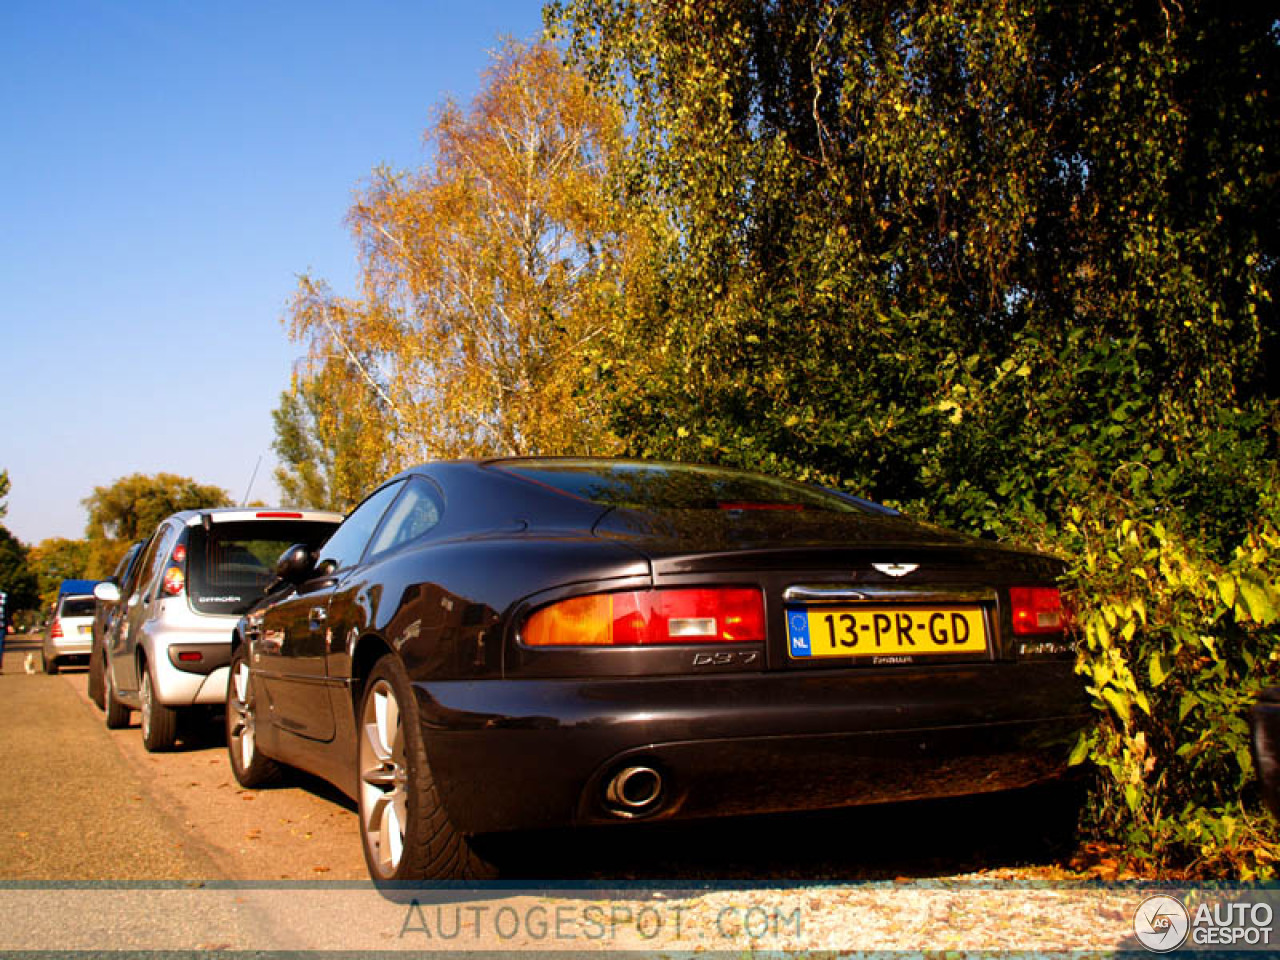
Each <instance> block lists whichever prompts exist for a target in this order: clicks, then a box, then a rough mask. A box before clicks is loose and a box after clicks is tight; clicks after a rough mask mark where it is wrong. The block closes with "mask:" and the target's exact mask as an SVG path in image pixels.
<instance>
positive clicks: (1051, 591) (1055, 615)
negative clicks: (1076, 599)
mask: <svg viewBox="0 0 1280 960" xmlns="http://www.w3.org/2000/svg"><path fill="white" fill-rule="evenodd" d="M1009 604H1010V606H1011V607H1012V608H1013V632H1014V633H1015V634H1016V635H1017V636H1022V637H1025V636H1034V635H1036V634H1046V633H1062V632H1063V631H1064V630H1066V629H1067V626H1068V624H1069V617H1068V615H1067V609H1066V607H1065V606H1063V603H1062V592H1061V591H1060V590H1058V588H1057V587H1010V588H1009Z"/></svg>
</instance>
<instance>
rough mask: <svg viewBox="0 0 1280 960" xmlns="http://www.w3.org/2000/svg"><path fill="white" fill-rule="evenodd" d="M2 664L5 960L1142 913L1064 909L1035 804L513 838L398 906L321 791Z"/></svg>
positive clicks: (790, 939) (943, 936)
mask: <svg viewBox="0 0 1280 960" xmlns="http://www.w3.org/2000/svg"><path fill="white" fill-rule="evenodd" d="M32 652H34V656H33V661H34V663H33V666H34V667H35V668H36V672H34V673H27V672H26V671H25V670H24V669H23V664H24V661H25V660H26V657H27V655H28V653H32ZM4 661H5V662H4V674H3V675H2V676H0V953H6V952H11V951H19V952H22V951H32V950H36V951H45V952H48V951H53V952H54V953H63V952H71V951H86V952H90V953H92V952H95V951H100V950H103V949H111V950H131V949H133V950H150V951H156V950H159V951H189V950H192V949H195V950H197V951H209V950H264V949H265V950H284V951H296V950H317V949H318V950H342V951H354V950H367V951H374V952H378V953H382V952H385V951H389V950H439V949H450V948H453V949H456V948H459V947H466V948H468V949H473V950H474V949H498V950H504V951H509V950H527V949H543V950H545V949H548V948H552V947H555V948H564V949H569V950H573V951H577V950H586V951H593V952H594V951H597V950H600V949H602V948H614V949H631V950H642V951H644V952H646V953H652V952H654V950H655V949H656V948H663V949H668V950H669V949H673V948H674V949H677V950H684V951H688V950H693V951H700V950H708V949H710V950H734V951H739V952H741V951H743V950H749V949H777V950H784V951H793V950H798V949H825V950H845V949H851V948H855V947H856V948H861V949H890V950H900V949H903V948H907V947H909V948H912V949H924V948H928V949H935V950H940V951H942V950H965V949H974V950H989V949H993V948H997V947H1009V946H1015V947H1017V948H1019V949H1023V950H1031V951H1033V952H1035V951H1040V950H1059V951H1061V950H1068V951H1071V950H1075V951H1079V950H1089V949H1099V948H1102V949H1107V948H1114V946H1115V945H1116V944H1117V943H1120V942H1121V938H1122V937H1123V936H1125V935H1126V934H1125V930H1126V929H1130V928H1128V927H1127V925H1128V924H1129V920H1130V917H1131V916H1132V905H1131V904H1130V903H1129V900H1131V899H1132V897H1131V896H1130V895H1129V894H1128V893H1125V892H1122V893H1121V894H1119V895H1115V896H1113V895H1111V894H1109V893H1107V892H1106V891H1101V892H1081V891H1079V890H1070V889H1069V890H1053V889H1052V887H1053V885H1055V884H1057V883H1061V882H1062V881H1063V880H1064V878H1065V879H1067V880H1068V881H1069V878H1070V875H1069V871H1064V870H1063V868H1062V867H1061V866H1060V865H1058V864H1056V863H1055V862H1054V861H1053V860H1052V859H1050V858H1049V857H1048V856H1047V855H1046V854H1045V853H1044V851H1043V850H1042V849H1041V848H1040V847H1038V846H1037V845H1036V843H1035V841H1034V831H1027V830H1022V829H1018V827H1019V825H1025V824H1027V823H1034V822H1035V820H1036V818H1037V817H1038V815H1039V814H1040V813H1041V812H1042V808H1041V807H1040V806H1039V803H1038V800H1037V798H1035V797H1034V796H1027V795H1022V796H1015V797H1009V798H1003V799H1000V800H997V801H994V802H993V801H990V800H988V801H979V802H961V803H956V802H951V803H946V804H939V803H931V804H914V805H904V806H901V807H898V808H861V809H856V810H852V811H844V812H838V813H829V814H818V815H811V816H804V817H789V818H757V819H754V820H746V821H738V822H726V823H695V824H686V825H680V826H670V827H652V828H645V829H624V830H603V831H594V832H588V831H573V832H567V833H555V834H542V835H538V836H530V837H522V838H507V839H506V840H505V841H504V843H503V844H501V845H500V846H499V847H498V848H497V849H496V852H498V853H499V854H500V857H501V860H502V862H503V864H504V879H503V884H502V885H501V886H500V887H499V888H496V889H482V890H465V891H458V892H449V890H445V891H443V892H440V891H437V892H435V893H430V892H429V893H427V894H425V895H423V894H414V897H415V899H413V900H411V901H409V902H408V903H406V902H405V901H404V899H403V898H400V899H396V898H391V897H387V896H385V895H382V894H379V893H378V892H377V891H375V890H373V889H372V888H371V887H370V886H369V885H368V884H367V882H365V880H366V872H365V867H364V862H363V858H362V856H361V853H360V843H359V837H358V833H357V820H356V813H355V811H354V809H353V807H352V805H351V803H350V802H349V801H348V800H346V798H344V797H342V796H341V795H340V794H338V793H337V792H336V791H335V790H333V789H332V788H330V787H329V786H327V785H326V784H324V783H322V782H320V781H318V780H315V779H313V778H309V777H305V776H303V775H300V774H297V775H293V776H291V777H289V778H288V779H287V780H286V782H285V784H283V785H282V786H280V787H276V788H273V789H268V790H261V791H246V790H242V789H241V788H240V787H239V786H238V785H237V784H236V782H235V780H234V778H233V777H232V775H231V771H230V767H229V765H228V763H227V759H226V755H225V754H226V748H225V744H224V742H223V737H222V734H221V732H220V730H218V729H216V728H213V729H210V728H205V729H203V730H199V729H197V730H196V731H195V732H194V735H193V736H191V737H189V738H188V740H187V741H185V742H182V743H180V745H179V749H178V750H176V751H175V752H173V753H168V754H155V755H153V754H148V753H147V752H146V751H145V750H144V749H143V747H142V743H141V737H140V735H139V732H138V729H137V726H136V719H135V725H134V726H133V727H132V728H130V729H126V730H119V731H109V730H107V729H106V727H105V725H104V723H103V718H102V713H101V711H99V710H98V709H97V707H95V706H94V705H93V704H92V703H91V702H90V701H89V700H88V697H87V694H86V686H87V684H86V674H85V672H84V671H83V670H75V671H67V672H64V673H63V674H60V675H58V676H54V677H49V676H46V675H44V674H43V673H41V672H39V668H38V664H39V653H38V649H37V647H36V644H35V642H34V638H33V640H31V641H25V640H23V639H19V640H18V641H17V642H13V640H12V639H11V641H10V643H9V644H8V645H7V648H6V653H5V658H4ZM583 881H585V882H586V883H587V884H588V886H585V887H584V886H583V885H582V882H583ZM868 881H869V883H868ZM1008 884H1013V885H1015V886H1014V887H1013V888H1007V887H1006V885H1008ZM664 891H665V892H664ZM418 896H422V897H423V902H422V904H421V905H419V903H418V900H417V899H416V897H418ZM1077 901H1078V902H1077Z"/></svg>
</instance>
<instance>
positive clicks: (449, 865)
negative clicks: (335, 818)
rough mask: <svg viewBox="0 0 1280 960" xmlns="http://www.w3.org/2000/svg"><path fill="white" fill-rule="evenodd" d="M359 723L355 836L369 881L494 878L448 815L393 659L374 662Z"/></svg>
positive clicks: (411, 700)
mask: <svg viewBox="0 0 1280 960" xmlns="http://www.w3.org/2000/svg"><path fill="white" fill-rule="evenodd" d="M380 699H381V701H382V702H381V704H380V703H379V702H378V701H379V700H380ZM390 701H394V702H393V703H392V702H390ZM393 712H394V721H392V720H391V719H390V718H391V716H392V713H393ZM357 721H358V729H357V732H356V738H357V746H356V764H357V766H356V783H357V793H358V795H359V796H358V801H359V807H360V839H361V845H362V847H363V848H364V859H365V864H366V865H367V866H368V868H369V876H370V877H372V878H373V882H374V883H375V884H378V885H379V886H383V887H386V886H397V885H400V884H411V883H417V882H420V881H423V880H485V879H489V878H491V877H493V876H495V875H496V873H497V871H496V870H495V869H494V867H493V865H492V864H491V863H489V862H488V861H486V860H484V859H483V858H481V857H480V856H479V855H478V854H477V853H476V852H475V850H474V849H472V846H471V841H470V839H469V838H468V837H467V836H465V835H464V834H462V833H459V832H458V830H457V829H455V828H454V826H453V824H452V823H451V822H450V821H449V815H448V813H447V811H446V810H445V808H444V805H443V804H442V803H441V799H440V793H439V791H438V789H437V788H436V782H435V779H434V778H433V777H432V774H431V767H430V764H429V763H428V761H427V754H426V749H425V747H424V744H423V740H422V726H421V723H420V720H419V717H418V703H417V698H416V697H414V695H413V690H412V688H411V687H410V685H409V678H408V676H407V675H406V674H405V671H404V667H403V666H402V665H401V664H400V661H399V660H398V659H396V657H394V656H392V655H390V654H388V655H387V656H384V657H383V658H382V659H381V660H379V661H378V662H377V663H376V664H375V665H374V668H373V672H372V673H371V674H370V675H369V679H368V680H367V681H366V683H365V686H364V694H363V696H362V697H361V698H360V712H359V714H358V716H357ZM401 819H403V823H400V820H401ZM397 846H398V847H399V850H398V851H397V850H396V847H397ZM397 854H398V855H397Z"/></svg>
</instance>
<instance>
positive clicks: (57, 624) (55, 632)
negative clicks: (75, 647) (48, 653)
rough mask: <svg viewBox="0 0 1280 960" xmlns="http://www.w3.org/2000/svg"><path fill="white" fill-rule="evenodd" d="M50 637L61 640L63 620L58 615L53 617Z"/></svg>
mask: <svg viewBox="0 0 1280 960" xmlns="http://www.w3.org/2000/svg"><path fill="white" fill-rule="evenodd" d="M49 637H50V639H52V640H59V639H61V638H62V621H61V620H59V619H58V618H57V617H54V618H53V624H52V625H51V626H50V627H49Z"/></svg>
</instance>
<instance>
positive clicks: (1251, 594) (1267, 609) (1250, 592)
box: [1240, 579, 1276, 626]
mask: <svg viewBox="0 0 1280 960" xmlns="http://www.w3.org/2000/svg"><path fill="white" fill-rule="evenodd" d="M1240 594H1241V596H1243V597H1244V602H1245V606H1247V607H1248V608H1249V616H1251V617H1252V618H1253V620H1254V622H1255V623H1260V624H1263V625H1264V626H1265V625H1266V624H1268V623H1270V622H1271V621H1272V620H1274V619H1275V618H1276V608H1275V606H1274V605H1273V603H1272V598H1271V596H1270V591H1269V590H1267V589H1266V587H1265V586H1263V585H1262V584H1259V583H1256V582H1255V581H1253V580H1252V579H1245V580H1242V581H1240Z"/></svg>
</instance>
